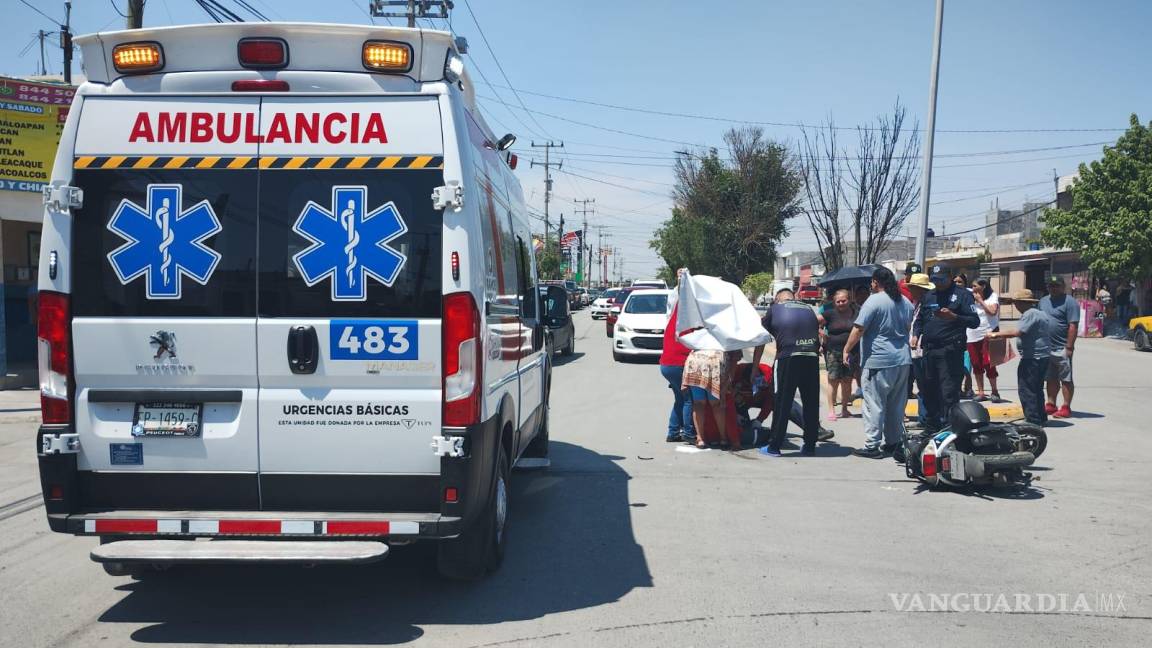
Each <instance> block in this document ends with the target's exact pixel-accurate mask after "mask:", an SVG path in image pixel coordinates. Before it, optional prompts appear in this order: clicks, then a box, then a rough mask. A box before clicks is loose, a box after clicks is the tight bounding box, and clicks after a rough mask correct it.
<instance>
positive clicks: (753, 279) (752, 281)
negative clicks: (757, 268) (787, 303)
mask: <svg viewBox="0 0 1152 648" xmlns="http://www.w3.org/2000/svg"><path fill="white" fill-rule="evenodd" d="M772 280H773V277H772V273H771V272H757V273H756V274H750V275H748V276H747V277H744V283H742V284H740V290H742V291H744V294H745V295H747V297H748V299H751V300H753V301H755V300H756V299H757V298H758V297H760V295H765V294H770V293H771V292H772Z"/></svg>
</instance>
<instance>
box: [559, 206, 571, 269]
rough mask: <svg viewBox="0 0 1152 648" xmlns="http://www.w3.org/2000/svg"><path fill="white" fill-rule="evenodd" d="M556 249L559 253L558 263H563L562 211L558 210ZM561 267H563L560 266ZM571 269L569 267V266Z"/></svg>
mask: <svg viewBox="0 0 1152 648" xmlns="http://www.w3.org/2000/svg"><path fill="white" fill-rule="evenodd" d="M556 251H557V252H558V253H559V254H560V265H561V266H563V265H564V212H560V229H558V230H557V231H556ZM561 269H563V268H561ZM569 269H571V267H569Z"/></svg>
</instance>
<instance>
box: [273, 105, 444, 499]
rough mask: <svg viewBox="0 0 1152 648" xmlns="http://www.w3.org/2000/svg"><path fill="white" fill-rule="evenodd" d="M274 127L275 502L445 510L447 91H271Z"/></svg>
mask: <svg viewBox="0 0 1152 648" xmlns="http://www.w3.org/2000/svg"><path fill="white" fill-rule="evenodd" d="M261 119H262V121H263V122H264V124H265V133H266V137H265V141H264V143H263V145H262V148H261V158H260V169H261V171H260V194H259V204H260V207H259V211H260V214H259V220H260V228H259V275H260V276H259V285H260V290H259V314H258V324H257V329H258V332H257V338H258V341H257V346H258V349H259V377H260V463H261V469H262V475H261V492H262V496H263V501H264V505H265V507H266V508H269V509H306V510H307V509H311V510H340V509H343V510H387V511H405V510H411V511H420V510H423V511H435V510H438V509H439V498H438V490H439V472H440V458H439V457H438V456H437V455H436V454H435V453H434V452H433V450H432V447H431V442H432V438H433V436H435V435H437V434H439V432H440V419H441V393H442V385H441V380H442V376H441V366H440V365H441V355H440V346H441V339H440V335H441V324H440V317H441V301H442V286H441V279H442V265H443V262H442V255H441V240H442V236H441V229H442V227H443V219H442V215H441V212H440V211H438V210H435V209H433V203H432V194H433V190H434V189H435V188H436V187H438V186H440V185H442V184H443V171H442V167H443V155H444V151H443V144H442V140H443V138H442V134H441V119H440V110H439V106H438V100H437V97H434V96H394V97H377V98H364V97H357V98H332V97H266V98H265V99H264V101H263V104H262V114H261Z"/></svg>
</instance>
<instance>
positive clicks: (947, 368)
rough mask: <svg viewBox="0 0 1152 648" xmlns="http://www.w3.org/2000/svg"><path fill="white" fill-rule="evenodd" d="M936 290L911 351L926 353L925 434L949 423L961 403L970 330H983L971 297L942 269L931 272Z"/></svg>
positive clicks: (918, 319)
mask: <svg viewBox="0 0 1152 648" xmlns="http://www.w3.org/2000/svg"><path fill="white" fill-rule="evenodd" d="M932 285H933V286H934V287H935V289H934V290H933V291H932V292H929V293H928V294H927V295H925V296H924V302H923V305H922V306H921V308H920V311H919V312H918V313H917V315H916V320H915V322H913V324H912V347H913V348H917V347H918V348H920V349H921V350H923V352H924V375H923V381H922V382H921V385H920V387H921V389H922V390H923V392H924V394H923V396H924V409H925V410H926V414H927V416H926V419H925V422H924V425H925V431H926V432H935V431H938V430H940V428H941V427H943V425H944V422H945V421H947V420H948V415H949V414H951V412H952V408H953V407H955V406H956V404H957V403H959V402H960V385H961V382H962V381H963V379H964V351H965V349H966V348H967V345H968V335H967V330H968V329H973V328H976V327H978V326H980V316H979V315H977V314H976V304H975V300H974V299H973V298H972V293H970V292H968V290H967V289H966V288H961V287H958V286H956V285H955V284H953V283H952V278H951V277H950V276H948V273H947V271H945V270H944V269H943V268H941V267H940V266H935V267H933V268H932Z"/></svg>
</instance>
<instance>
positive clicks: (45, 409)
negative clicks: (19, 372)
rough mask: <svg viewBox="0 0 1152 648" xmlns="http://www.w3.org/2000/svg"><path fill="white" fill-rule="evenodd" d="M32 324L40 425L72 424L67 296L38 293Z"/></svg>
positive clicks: (69, 318)
mask: <svg viewBox="0 0 1152 648" xmlns="http://www.w3.org/2000/svg"><path fill="white" fill-rule="evenodd" d="M38 299H39V306H38V317H37V322H36V345H37V356H38V360H39V369H40V414H41V416H43V419H44V423H45V424H49V425H61V424H65V423H70V422H71V421H72V404H71V396H72V394H71V385H72V356H71V353H72V339H71V338H72V333H71V331H72V325H71V317H70V314H71V307H70V306H71V305H70V303H69V299H68V295H65V294H62V293H58V292H52V291H47V290H45V291H41V292H40V294H39V297H38Z"/></svg>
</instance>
